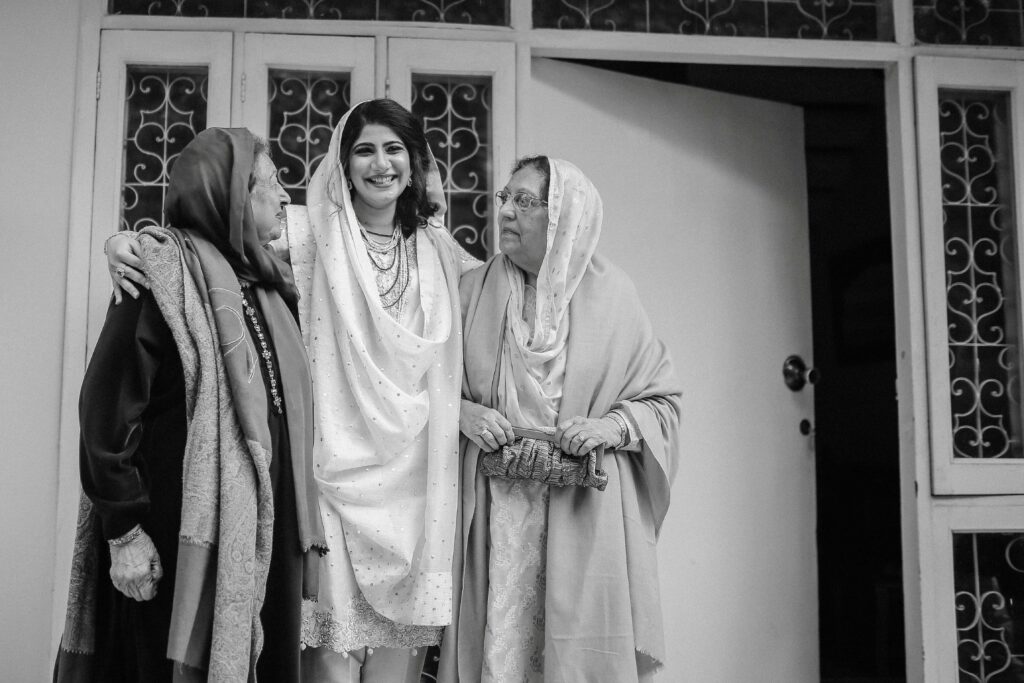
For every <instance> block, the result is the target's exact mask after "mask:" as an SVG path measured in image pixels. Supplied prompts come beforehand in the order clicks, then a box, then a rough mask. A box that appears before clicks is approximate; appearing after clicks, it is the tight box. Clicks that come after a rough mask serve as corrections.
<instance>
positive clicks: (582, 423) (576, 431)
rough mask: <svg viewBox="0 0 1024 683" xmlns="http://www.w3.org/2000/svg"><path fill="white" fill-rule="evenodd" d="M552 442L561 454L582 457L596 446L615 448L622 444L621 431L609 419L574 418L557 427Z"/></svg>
mask: <svg viewBox="0 0 1024 683" xmlns="http://www.w3.org/2000/svg"><path fill="white" fill-rule="evenodd" d="M554 440H555V443H557V444H558V447H559V448H561V449H562V452H563V453H570V454H572V455H583V454H584V453H589V452H590V451H592V450H594V449H595V448H597V447H598V446H604V447H606V448H617V447H618V446H619V444H620V443H622V429H621V428H620V427H619V424H618V423H617V422H616V421H615V420H613V419H612V418H610V417H599V418H587V417H574V418H571V419H569V420H563V421H562V422H561V423H560V424H559V425H558V429H557V430H556V431H555V436H554Z"/></svg>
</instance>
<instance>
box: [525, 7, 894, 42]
mask: <svg viewBox="0 0 1024 683" xmlns="http://www.w3.org/2000/svg"><path fill="white" fill-rule="evenodd" d="M533 25H534V26H535V27H536V28H560V29H586V30H594V31H639V32H643V33H682V34H687V35H692V34H696V35H713V36H748V37H760V38H808V39H822V38H824V39H834V40H888V41H891V40H893V28H892V0H829V2H822V1H821V0H604V1H603V2H592V1H590V0H560V1H559V2H549V0H533Z"/></svg>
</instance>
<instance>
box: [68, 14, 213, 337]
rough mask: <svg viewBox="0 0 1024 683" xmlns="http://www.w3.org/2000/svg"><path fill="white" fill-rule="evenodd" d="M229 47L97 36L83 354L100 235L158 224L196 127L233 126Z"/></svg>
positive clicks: (101, 311)
mask: <svg viewBox="0 0 1024 683" xmlns="http://www.w3.org/2000/svg"><path fill="white" fill-rule="evenodd" d="M231 50H232V36H231V34H230V33H213V32H205V33H200V32H195V33H192V32H186V31H176V32H170V31H104V32H103V34H102V37H101V47H100V73H101V79H100V91H99V102H98V103H97V116H96V121H97V124H96V166H95V181H94V189H93V216H92V226H93V229H92V249H91V250H90V258H91V260H92V264H91V267H90V269H89V318H88V320H89V322H88V346H87V351H88V352H91V350H92V347H93V344H94V343H95V341H96V338H97V337H98V336H99V332H100V328H101V327H102V326H103V320H104V317H105V311H106V308H107V302H108V301H109V300H110V277H109V275H108V273H107V267H106V263H107V262H106V257H105V256H104V255H103V241H104V240H105V239H106V238H107V237H108V236H109V235H111V234H112V233H113V232H115V231H117V230H138V229H139V228H141V227H144V226H145V225H153V224H161V223H162V221H163V196H164V194H165V193H166V188H167V180H168V172H169V170H170V165H171V163H172V162H173V159H174V158H176V156H177V154H178V153H179V152H180V151H181V149H182V148H183V147H184V146H185V145H186V144H188V143H189V142H190V141H191V140H192V138H193V137H195V134H196V133H198V132H199V131H201V130H203V129H205V128H207V127H209V126H228V125H231Z"/></svg>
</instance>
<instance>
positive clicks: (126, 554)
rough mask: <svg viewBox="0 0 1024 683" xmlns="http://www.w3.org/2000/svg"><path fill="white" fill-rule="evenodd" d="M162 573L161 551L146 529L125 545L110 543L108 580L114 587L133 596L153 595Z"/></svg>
mask: <svg viewBox="0 0 1024 683" xmlns="http://www.w3.org/2000/svg"><path fill="white" fill-rule="evenodd" d="M163 575H164V570H163V567H161V566H160V554H159V553H158V552H157V550H156V546H155V545H153V539H151V538H150V537H149V535H148V534H147V533H146V532H145V531H143V532H141V533H140V534H139V535H138V536H136V537H135V538H134V539H132V540H131V541H129V542H128V543H126V544H124V545H112V546H110V580H111V581H112V582H113V584H114V588H116V589H117V590H118V591H120V592H121V593H123V594H124V595H125V596H127V597H129V598H131V599H132V600H139V601H143V600H152V599H153V598H154V597H156V587H157V584H158V583H159V582H160V579H161V578H163Z"/></svg>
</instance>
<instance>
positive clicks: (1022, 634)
mask: <svg viewBox="0 0 1024 683" xmlns="http://www.w3.org/2000/svg"><path fill="white" fill-rule="evenodd" d="M953 581H954V585H955V591H956V596H955V601H956V630H957V634H956V635H957V665H958V668H959V670H960V671H959V673H960V680H961V681H974V682H976V683H1021V682H1022V681H1024V533H1021V532H1012V533H955V534H953Z"/></svg>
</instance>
